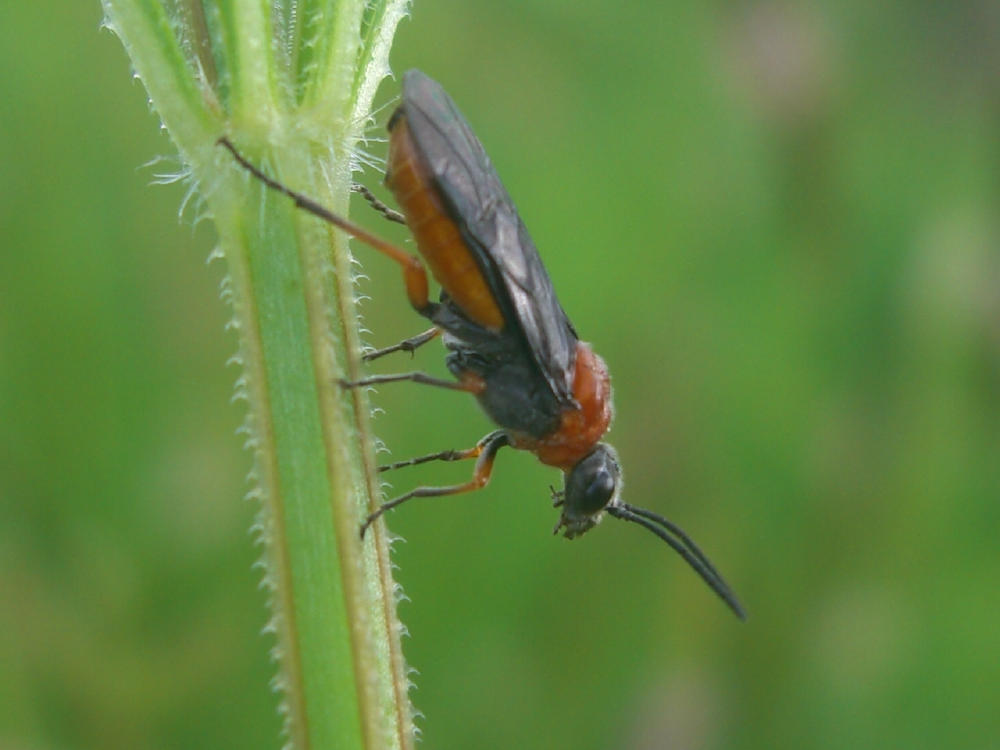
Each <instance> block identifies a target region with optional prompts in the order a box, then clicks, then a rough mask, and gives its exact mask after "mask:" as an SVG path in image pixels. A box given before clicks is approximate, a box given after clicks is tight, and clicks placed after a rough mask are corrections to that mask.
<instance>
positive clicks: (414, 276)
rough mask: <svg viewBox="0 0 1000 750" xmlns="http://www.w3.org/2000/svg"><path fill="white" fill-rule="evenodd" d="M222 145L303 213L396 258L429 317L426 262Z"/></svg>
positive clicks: (413, 300) (409, 291)
mask: <svg viewBox="0 0 1000 750" xmlns="http://www.w3.org/2000/svg"><path fill="white" fill-rule="evenodd" d="M218 144H219V145H220V146H224V147H225V148H226V150H228V151H229V153H231V154H232V155H233V158H234V159H236V161H237V162H238V163H239V165H240V166H241V167H243V168H244V169H245V170H246V171H248V172H249V173H250V174H251V175H253V176H254V177H255V178H256V179H258V180H260V181H261V182H263V183H264V184H265V185H267V187H269V188H271V189H272V190H276V191H277V192H279V193H282V194H283V195H287V196H288V197H289V198H291V199H292V200H293V201H295V205H296V206H298V207H299V208H301V209H302V210H303V211H306V212H308V213H311V214H312V215H313V216H317V217H319V218H320V219H322V220H323V221H325V222H328V223H330V224H333V225H334V226H335V227H339V228H340V229H342V230H343V231H345V232H347V234H349V235H351V236H352V237H355V238H357V239H359V240H361V241H362V242H364V243H365V244H366V245H368V246H369V247H372V248H374V249H375V250H378V251H379V252H380V253H382V254H383V255H386V256H388V257H390V258H392V259H393V260H394V261H396V262H397V263H399V265H400V266H401V267H402V269H403V282H404V283H405V285H406V296H407V297H408V298H409V300H410V304H411V305H413V307H414V309H415V310H416V311H417V312H419V313H421V314H429V310H430V309H431V307H432V305H431V302H430V300H429V299H428V296H427V295H428V286H427V272H426V271H425V270H424V265H423V263H421V262H420V259H419V258H418V257H417V256H416V255H412V254H411V253H408V252H406V251H405V250H402V249H401V248H398V247H396V246H395V245H393V244H392V243H391V242H387V241H385V240H383V239H382V238H381V237H379V236H377V235H374V234H372V233H371V232H369V231H368V230H367V229H365V228H364V227H361V226H359V225H357V224H355V223H354V222H353V221H349V220H347V219H345V218H344V217H343V216H341V215H340V214H335V213H333V211H330V210H329V209H327V208H324V207H323V206H321V205H320V204H319V203H317V202H316V201H314V200H313V199H312V198H309V197H308V196H306V195H303V194H302V193H299V192H297V191H295V190H292V189H291V188H290V187H288V186H286V185H283V184H282V183H280V182H278V181H277V180H275V179H274V178H272V177H268V176H267V175H266V174H264V173H263V172H262V171H260V169H258V168H257V167H255V166H254V165H253V164H251V163H250V162H249V161H248V160H247V158H246V157H245V156H243V154H241V153H240V152H239V151H237V150H236V146H234V145H233V143H232V141H230V140H229V139H228V138H227V137H225V136H223V137H222V138H220V139H219V140H218Z"/></svg>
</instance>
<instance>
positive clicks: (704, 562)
mask: <svg viewBox="0 0 1000 750" xmlns="http://www.w3.org/2000/svg"><path fill="white" fill-rule="evenodd" d="M606 510H607V511H608V513H609V514H610V515H612V516H614V517H615V518H620V519H622V520H623V521H631V522H632V523H637V524H639V525H640V526H642V527H644V528H647V529H649V530H650V531H652V532H653V533H654V534H656V535H657V536H658V537H660V539H662V540H663V541H665V542H666V543H667V544H669V545H670V546H671V547H673V549H674V551H675V552H676V553H677V554H679V555H680V556H681V557H683V558H684V561H685V562H686V563H687V564H688V565H690V566H691V567H692V568H693V569H694V572H695V573H697V574H698V575H700V576H701V578H702V580H703V581H705V583H707V584H708V586H709V588H711V589H712V591H714V592H715V593H716V594H718V596H719V598H720V599H722V601H724V602H725V603H726V605H727V606H728V607H729V608H730V609H731V610H732V611H733V613H734V614H735V615H736V616H737V617H739V618H740V619H741V620H746V619H747V613H746V610H745V609H743V605H742V604H740V602H739V600H738V599H737V598H736V594H734V593H733V592H732V589H730V588H729V584H727V583H726V582H725V581H724V580H723V578H722V576H721V575H719V572H718V571H717V570H716V569H715V566H714V565H712V563H711V562H710V561H709V559H708V558H707V557H705V553H704V552H702V551H701V550H700V549H699V548H698V545H697V544H695V543H694V541H693V540H692V539H691V537H689V536H688V535H687V534H685V533H684V531H683V530H681V529H680V528H679V527H678V526H677V525H676V524H674V523H671V522H670V521H668V520H667V519H666V518H664V517H663V516H661V515H659V514H657V513H653V512H652V511H649V510H644V509H643V508H635V507H633V506H631V505H627V504H626V503H618V504H617V505H609V506H608V507H607V509H606ZM657 524H658V525H657ZM671 534H673V536H671ZM674 537H677V538H676V539H675V538H674ZM678 540H679V541H678Z"/></svg>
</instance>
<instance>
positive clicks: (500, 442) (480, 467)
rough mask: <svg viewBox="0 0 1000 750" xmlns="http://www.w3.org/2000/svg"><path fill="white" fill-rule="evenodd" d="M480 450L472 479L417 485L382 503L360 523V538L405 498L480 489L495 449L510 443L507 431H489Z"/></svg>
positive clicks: (490, 469) (454, 493)
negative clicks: (463, 481)
mask: <svg viewBox="0 0 1000 750" xmlns="http://www.w3.org/2000/svg"><path fill="white" fill-rule="evenodd" d="M482 442H483V447H482V452H481V453H480V455H479V460H477V461H476V468H475V469H474V470H473V472H472V479H470V480H469V481H468V482H465V483H463V484H453V485H449V486H447V487H417V488H416V489H413V490H410V491H409V492H407V493H406V494H405V495H400V496H399V497H397V498H395V499H393V500H390V501H389V502H386V503H382V505H380V506H379V507H378V509H377V510H375V512H374V513H372V514H371V515H369V516H368V518H366V519H365V522H364V523H363V524H361V530H360V533H361V538H362V539H364V538H365V532H366V531H368V527H369V526H371V525H372V524H373V523H374V522H375V521H376V520H377V519H378V518H379V516H381V515H382V514H383V513H385V512H386V511H387V510H392V509H393V508H396V507H398V506H400V505H402V504H403V503H405V502H406V501H407V500H412V499H413V498H415V497H443V496H445V495H458V494H461V493H463V492H472V491H474V490H481V489H482V488H483V487H485V486H486V485H487V483H488V482H489V481H490V475H491V474H492V473H493V461H494V459H495V458H496V455H497V451H499V450H500V449H501V448H503V447H504V446H505V445H510V438H509V437H507V433H506V432H503V431H502V430H497V431H496V432H493V433H490V434H489V435H487V436H486V437H485V438H483V441H482Z"/></svg>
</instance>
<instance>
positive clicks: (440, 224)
mask: <svg viewBox="0 0 1000 750" xmlns="http://www.w3.org/2000/svg"><path fill="white" fill-rule="evenodd" d="M385 181H386V185H388V186H389V189H390V190H391V191H392V193H393V195H395V196H396V201H397V203H398V204H399V206H400V208H401V209H402V212H403V215H404V216H405V217H406V224H407V226H408V227H409V228H410V231H411V232H412V233H413V236H414V237H415V238H416V240H417V249H418V250H419V251H420V255H421V256H423V258H424V261H425V262H426V263H427V266H428V267H429V268H430V270H431V274H432V275H433V276H434V278H435V279H436V280H437V282H438V283H439V284H440V285H441V287H442V288H443V289H444V290H445V292H447V293H448V296H449V297H451V299H452V300H453V301H454V302H455V304H456V305H458V307H459V308H460V309H461V310H462V312H464V313H465V315H466V316H467V317H468V318H469V319H470V320H472V321H474V322H475V323H478V324H479V325H481V326H484V327H486V328H490V329H492V330H494V331H500V330H501V329H503V327H504V319H503V313H502V312H501V311H500V307H499V306H498V305H497V302H496V300H495V299H494V297H493V293H492V292H491V291H490V288H489V285H488V284H487V283H486V279H485V278H484V277H483V274H482V271H480V269H479V265H478V264H477V263H476V259H475V257H474V256H473V254H472V252H471V251H470V250H469V248H468V246H467V245H466V244H465V241H464V240H463V239H462V235H461V232H459V230H458V227H457V226H456V225H455V222H454V221H453V220H452V219H451V217H449V216H448V214H447V213H446V212H445V210H444V206H443V204H442V202H441V199H440V198H439V197H438V196H437V194H436V193H435V191H434V188H433V185H432V183H431V178H430V175H429V173H428V170H427V167H426V166H425V165H424V164H423V163H422V162H421V159H420V156H419V155H418V154H417V151H416V149H415V147H414V145H413V139H412V137H411V136H410V129H409V126H408V125H407V123H406V118H405V117H398V118H397V119H396V121H395V122H394V124H393V126H392V132H391V134H390V139H389V163H388V165H387V168H386V178H385Z"/></svg>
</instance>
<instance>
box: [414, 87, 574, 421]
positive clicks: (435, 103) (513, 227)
mask: <svg viewBox="0 0 1000 750" xmlns="http://www.w3.org/2000/svg"><path fill="white" fill-rule="evenodd" d="M402 106H403V110H404V112H405V114H406V119H407V123H408V124H409V129H410V134H411V136H412V137H413V139H414V141H415V143H416V145H417V149H418V151H419V152H420V153H421V155H422V156H423V157H424V159H426V163H427V167H428V168H429V169H430V171H431V174H432V175H433V176H434V179H435V181H436V183H437V187H438V189H439V190H440V193H441V196H442V198H444V200H445V202H446V203H447V207H448V210H449V214H450V215H451V218H452V219H453V220H454V221H455V223H456V224H457V225H458V227H459V229H460V230H461V231H462V234H463V237H464V238H465V240H466V242H468V244H469V247H470V248H471V249H472V250H473V251H474V252H475V253H476V256H477V259H478V260H479V263H480V266H481V267H482V269H483V273H484V274H485V276H486V279H487V282H488V283H489V285H490V288H491V290H492V291H493V293H494V294H495V295H496V296H497V299H498V301H499V302H500V304H501V307H503V308H504V314H505V316H507V317H508V319H509V320H514V321H516V322H517V325H518V327H519V328H520V331H521V333H522V334H523V336H524V339H525V341H526V342H527V345H528V347H529V348H530V350H531V353H532V355H533V356H534V359H535V361H536V362H537V364H538V366H539V368H540V369H541V371H542V374H543V375H544V376H545V379H546V381H547V382H548V383H549V386H550V387H551V388H552V391H553V393H554V394H555V395H556V396H557V397H558V398H559V400H560V401H562V402H564V403H570V402H571V401H572V399H573V374H574V363H575V357H576V344H577V337H576V332H575V331H574V330H573V326H572V324H571V323H570V322H569V319H568V318H567V317H566V313H565V312H563V309H562V306H561V305H560V304H559V300H558V298H557V297H556V293H555V289H554V288H553V287H552V281H551V279H550V278H549V275H548V272H547V271H546V270H545V266H544V265H543V264H542V259H541V258H540V257H539V255H538V250H537V249H536V248H535V243H534V242H532V240H531V237H530V236H529V235H528V230H527V229H526V228H525V226H524V223H523V222H522V221H521V218H520V216H518V213H517V209H516V208H515V207H514V203H513V201H512V200H511V198H510V195H509V194H508V193H507V190H506V188H504V186H503V184H502V183H501V182H500V178H499V177H498V176H497V173H496V170H495V169H494V168H493V164H492V163H491V162H490V159H489V157H488V156H487V155H486V152H485V150H484V149H483V146H482V144H481V143H480V142H479V139H478V138H476V136H475V134H474V133H473V132H472V129H471V128H470V127H469V124H468V123H467V122H466V120H465V118H464V117H463V116H462V115H461V113H460V112H459V111H458V109H457V108H456V107H455V104H454V102H453V101H452V100H451V97H449V96H448V94H447V93H445V91H444V89H442V88H441V86H440V85H439V84H438V83H436V82H435V81H433V80H431V79H430V78H428V77H427V76H425V75H424V74H423V73H421V72H420V71H417V70H411V71H408V72H407V73H406V75H405V76H404V79H403V105H402Z"/></svg>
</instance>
